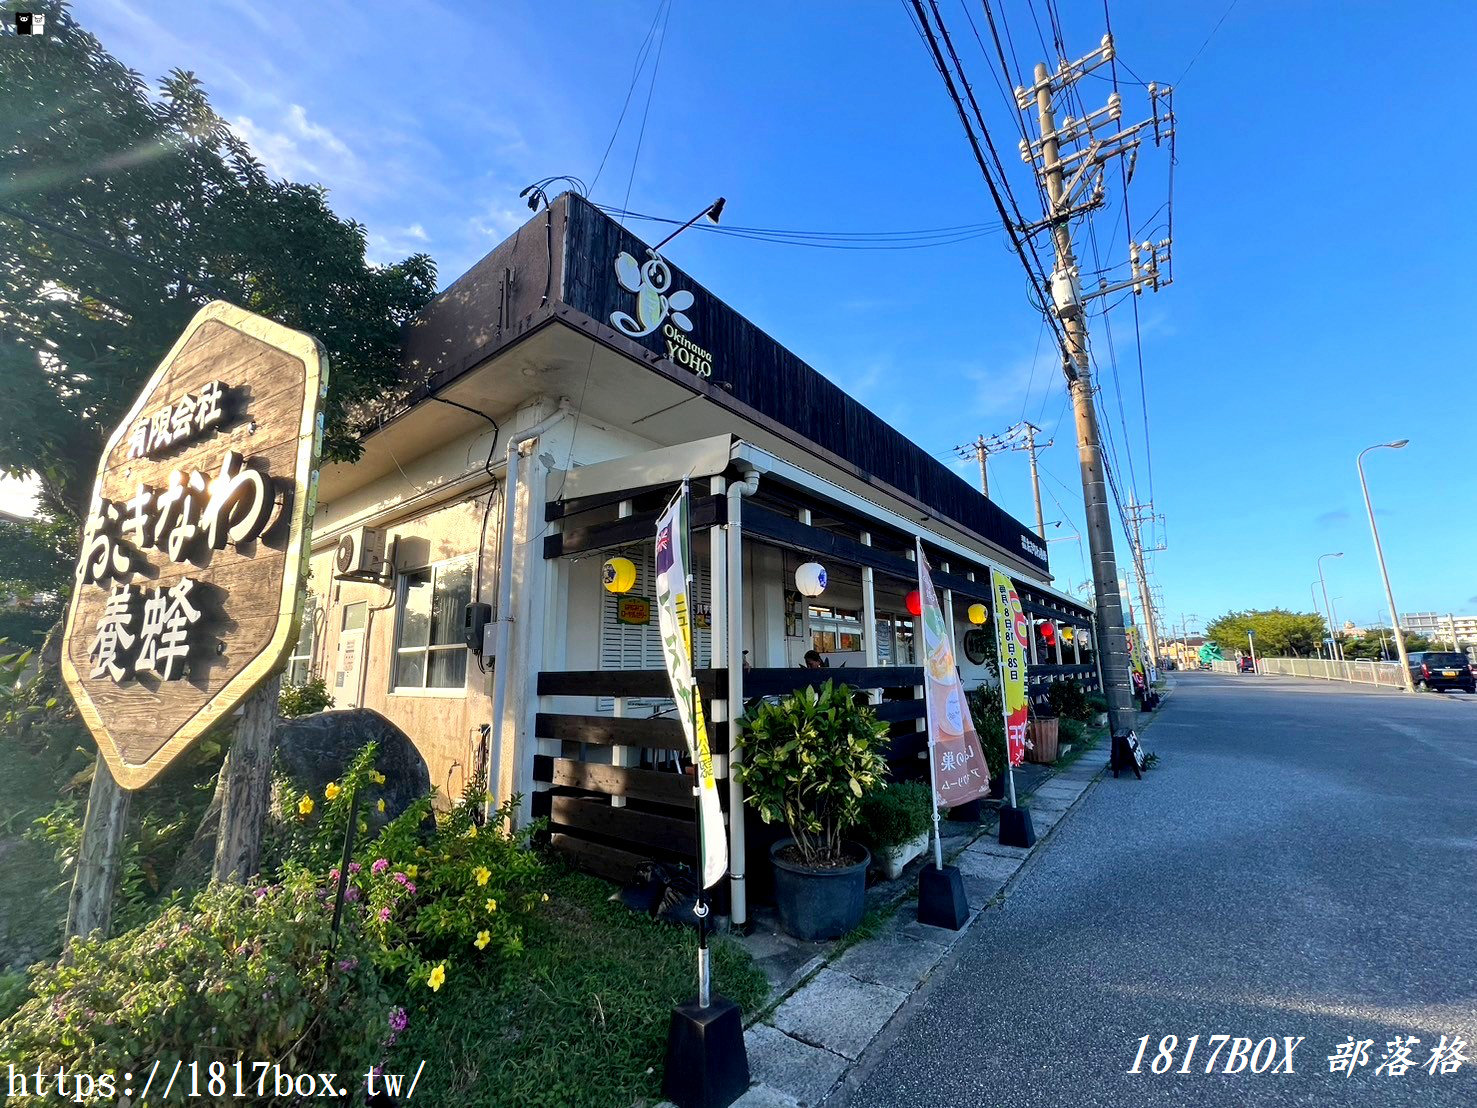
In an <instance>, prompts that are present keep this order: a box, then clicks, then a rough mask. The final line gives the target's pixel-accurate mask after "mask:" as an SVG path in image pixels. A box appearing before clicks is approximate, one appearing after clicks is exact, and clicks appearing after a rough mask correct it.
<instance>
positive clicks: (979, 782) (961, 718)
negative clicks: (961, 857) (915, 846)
mask: <svg viewBox="0 0 1477 1108" xmlns="http://www.w3.org/2000/svg"><path fill="white" fill-rule="evenodd" d="M918 595H919V596H920V597H922V599H923V616H922V622H923V655H924V664H923V682H924V690H923V691H924V695H925V697H926V698H927V699H926V703H927V705H928V743H929V747H930V748H931V749H932V750H933V795H934V797H935V799H936V800H937V801H938V803H939V806H940V807H943V808H953V807H956V806H957V805H960V804H967V803H968V802H969V801H971V800H978V799H979V798H980V797H982V796H985V795H986V794H987V793H989V791H990V771H989V769H988V767H987V766H986V765H985V750H984V747H983V746H981V745H980V736H979V733H978V732H977V731H976V730H975V729H974V720H973V719H972V718H970V715H969V704H968V703H967V702H966V701H965V699H964V687H963V685H961V684H960V682H959V671H958V670H957V669H955V668H954V644H953V643H952V642H950V641H949V625H948V622H947V621H946V620H945V619H944V611H943V608H941V607H940V606H939V598H938V593H936V592H934V589H933V578H932V577H931V576H930V575H929V572H928V561H927V560H926V559H925V558H924V557H923V545H922V544H921V543H920V544H919V545H918Z"/></svg>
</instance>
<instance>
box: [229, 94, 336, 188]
mask: <svg viewBox="0 0 1477 1108" xmlns="http://www.w3.org/2000/svg"><path fill="white" fill-rule="evenodd" d="M231 127H232V129H233V130H235V132H236V133H237V134H238V135H240V136H241V137H242V138H243V139H245V140H246V142H247V144H248V145H250V147H251V148H252V150H254V151H255V152H256V156H257V157H259V158H260V159H261V160H262V164H263V165H265V166H266V167H267V169H268V170H269V171H270V172H271V173H273V174H275V175H276V176H278V177H282V178H284V179H286V180H291V181H314V182H317V183H319V184H324V185H329V184H336V183H337V182H339V181H341V180H343V178H344V177H345V176H358V174H357V172H356V166H357V161H358V159H356V158H355V156H354V152H353V151H352V150H350V149H349V147H348V144H346V143H345V142H344V141H343V140H342V139H341V138H339V137H338V135H336V134H334V133H333V131H331V130H329V129H328V128H327V127H325V126H323V125H322V124H321V123H314V122H313V121H312V120H310V119H309V118H308V112H307V109H306V108H304V107H303V106H302V105H301V104H291V105H289V106H288V108H287V112H286V114H285V115H284V116H283V117H282V120H281V122H280V123H279V124H278V125H276V126H272V125H270V124H261V123H258V122H257V121H256V120H254V119H252V118H251V117H250V116H246V115H242V116H238V117H237V118H236V119H234V120H233V121H232V122H231ZM346 171H348V172H347V173H346Z"/></svg>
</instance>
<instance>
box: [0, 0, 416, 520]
mask: <svg viewBox="0 0 1477 1108" xmlns="http://www.w3.org/2000/svg"><path fill="white" fill-rule="evenodd" d="M31 7H32V8H34V9H35V10H37V11H40V12H43V13H44V14H45V16H46V34H45V36H44V37H43V38H41V39H39V40H38V41H37V42H35V43H26V44H23V45H24V47H25V48H23V49H22V48H18V47H19V46H20V45H22V44H17V43H15V42H12V43H11V44H10V46H9V47H8V48H7V49H6V50H5V51H4V52H3V54H0V102H3V103H4V104H6V106H7V110H6V111H5V113H4V115H3V118H0V181H4V182H5V184H4V186H3V188H0V328H3V331H0V472H5V473H9V474H13V475H29V474H34V475H36V476H37V477H39V478H40V482H41V492H40V506H41V508H42V511H43V512H44V513H45V514H47V515H49V516H51V517H52V518H54V519H57V520H61V521H67V522H69V523H71V524H72V525H73V527H75V525H76V523H77V521H78V520H79V519H80V518H81V517H82V516H83V515H84V514H85V511H86V506H87V500H88V497H89V496H90V493H91V486H92V479H93V472H94V469H95V466H96V462H97V458H98V456H99V455H100V453H101V452H102V447H103V443H104V442H105V440H106V438H107V435H108V434H109V432H110V431H111V429H112V427H113V425H114V424H115V423H116V422H117V420H118V419H119V418H121V416H122V415H123V413H124V412H125V411H126V410H127V409H128V407H129V406H130V405H131V404H132V402H133V400H134V398H135V396H136V395H137V393H138V391H139V389H140V388H141V387H142V385H143V383H144V381H145V380H146V379H147V378H148V376H149V374H150V373H151V372H152V371H153V369H154V368H155V366H156V365H157V364H158V362H159V360H160V359H161V358H162V357H163V356H164V354H165V353H166V352H167V351H168V349H169V347H170V345H171V344H172V343H173V342H174V340H175V338H176V337H178V335H179V333H180V332H181V331H182V330H183V329H184V326H185V324H186V323H187V322H188V320H189V319H190V317H191V316H192V315H194V313H195V312H196V310H198V309H199V308H200V306H201V305H202V304H204V303H205V302H207V301H208V300H211V299H217V298H219V299H225V300H230V301H232V302H233V303H236V304H239V305H240V306H242V307H244V308H247V309H249V310H251V311H254V312H257V313H260V314H261V315H265V316H268V317H270V318H272V319H275V320H277V321H278V322H280V323H283V324H285V325H287V326H289V327H294V328H297V329H299V330H303V331H308V332H310V333H312V334H314V335H316V336H317V337H318V338H319V339H320V340H321V341H322V342H323V343H324V345H325V346H326V347H327V349H328V354H329V359H330V365H331V368H332V373H331V384H330V388H329V395H328V400H327V421H326V423H327V425H326V432H325V442H324V456H325V458H327V459H329V460H345V459H353V458H356V457H357V456H358V453H359V449H360V447H359V438H360V436H361V435H362V434H363V433H364V432H365V431H366V430H367V429H369V428H371V427H372V426H374V425H375V424H376V423H377V422H378V420H380V419H381V418H383V415H384V414H385V412H386V410H387V409H388V408H389V407H390V406H392V405H393V404H394V403H396V402H397V401H398V400H399V399H400V398H401V397H402V396H403V395H404V392H403V387H402V385H401V382H400V380H399V377H398V373H397V368H396V366H397V359H396V356H395V355H396V347H397V342H398V337H399V332H400V329H401V327H402V326H403V325H404V324H405V323H406V322H408V320H409V319H410V318H411V316H412V315H413V314H414V313H415V312H416V311H417V309H419V308H420V307H421V305H423V304H424V303H425V302H426V301H427V300H428V299H430V297H431V296H432V294H433V293H434V292H435V283H436V271H435V265H434V263H433V262H432V261H431V259H430V258H429V257H427V256H426V255H424V254H416V255H413V256H411V257H409V258H406V259H405V260H404V261H402V262H399V263H398V264H395V265H389V266H380V265H373V264H370V263H369V262H367V261H366V259H365V256H364V255H365V229H364V228H363V227H362V226H361V225H359V224H357V223H354V222H351V221H346V220H342V219H340V218H338V217H337V216H336V215H335V214H334V213H333V212H332V211H331V210H330V209H329V207H328V203H327V195H326V193H325V191H324V189H323V188H321V187H320V186H317V185H303V184H295V183H292V182H288V181H279V180H274V179H272V178H271V177H269V176H268V174H267V173H266V171H265V170H264V168H263V167H262V165H261V164H260V163H259V162H258V161H257V160H256V158H255V157H254V156H253V155H252V153H251V151H250V149H249V148H248V147H247V145H246V144H245V143H244V142H243V141H242V140H241V139H240V138H238V137H237V136H236V135H235V134H233V133H232V132H231V130H230V128H229V127H228V126H227V125H226V124H225V123H224V122H223V121H222V120H221V119H220V117H219V116H217V115H216V114H215V112H214V111H212V110H211V107H210V104H209V101H208V100H207V98H206V95H205V92H204V90H203V89H202V88H201V87H200V84H199V82H198V81H197V80H196V79H195V77H194V75H193V74H191V73H187V72H183V71H180V70H175V71H173V72H172V73H170V74H169V76H168V77H167V78H165V79H164V80H163V82H162V83H161V85H160V88H159V95H158V96H157V97H154V96H151V95H150V93H149V89H148V88H147V86H146V85H145V84H144V82H143V80H142V78H141V77H140V76H139V74H137V73H135V72H133V71H132V70H129V69H128V68H126V67H125V66H124V65H123V64H122V63H121V62H119V61H118V60H117V59H116V58H114V57H113V56H112V55H110V54H109V53H108V52H107V51H106V50H105V49H103V47H102V46H101V45H100V44H99V42H98V41H97V39H96V38H94V37H93V36H92V35H90V34H88V33H87V32H86V31H84V30H83V29H82V28H81V27H80V26H79V25H78V24H77V22H76V21H75V20H74V19H73V18H72V16H71V13H70V12H69V11H68V10H67V8H66V5H65V4H64V3H61V2H59V0H41V2H38V3H35V4H32V5H31Z"/></svg>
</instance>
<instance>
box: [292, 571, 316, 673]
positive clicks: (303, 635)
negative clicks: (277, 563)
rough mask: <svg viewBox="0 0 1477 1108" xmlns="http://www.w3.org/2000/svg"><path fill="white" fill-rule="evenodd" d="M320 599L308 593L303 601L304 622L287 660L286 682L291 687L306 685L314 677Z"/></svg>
mask: <svg viewBox="0 0 1477 1108" xmlns="http://www.w3.org/2000/svg"><path fill="white" fill-rule="evenodd" d="M317 629H318V598H317V597H316V596H314V595H313V594H312V593H308V595H307V599H305V600H304V601H303V622H302V625H301V626H300V627H299V628H298V632H297V642H296V643H295V644H293V647H292V656H291V657H289V658H288V659H287V673H286V675H285V676H286V680H287V683H288V684H289V685H302V684H306V683H307V681H308V679H309V678H311V677H312V676H313V644H314V642H315V641H316V639H317Z"/></svg>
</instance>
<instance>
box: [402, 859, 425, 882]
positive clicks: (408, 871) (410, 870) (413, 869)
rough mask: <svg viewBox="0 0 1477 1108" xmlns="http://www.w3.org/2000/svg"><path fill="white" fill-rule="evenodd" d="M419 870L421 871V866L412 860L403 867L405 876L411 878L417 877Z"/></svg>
mask: <svg viewBox="0 0 1477 1108" xmlns="http://www.w3.org/2000/svg"><path fill="white" fill-rule="evenodd" d="M420 872H421V867H420V866H418V865H416V864H415V863H414V862H411V863H410V865H408V866H406V867H405V876H406V877H409V878H412V879H413V878H415V877H418V876H419V875H420Z"/></svg>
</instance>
